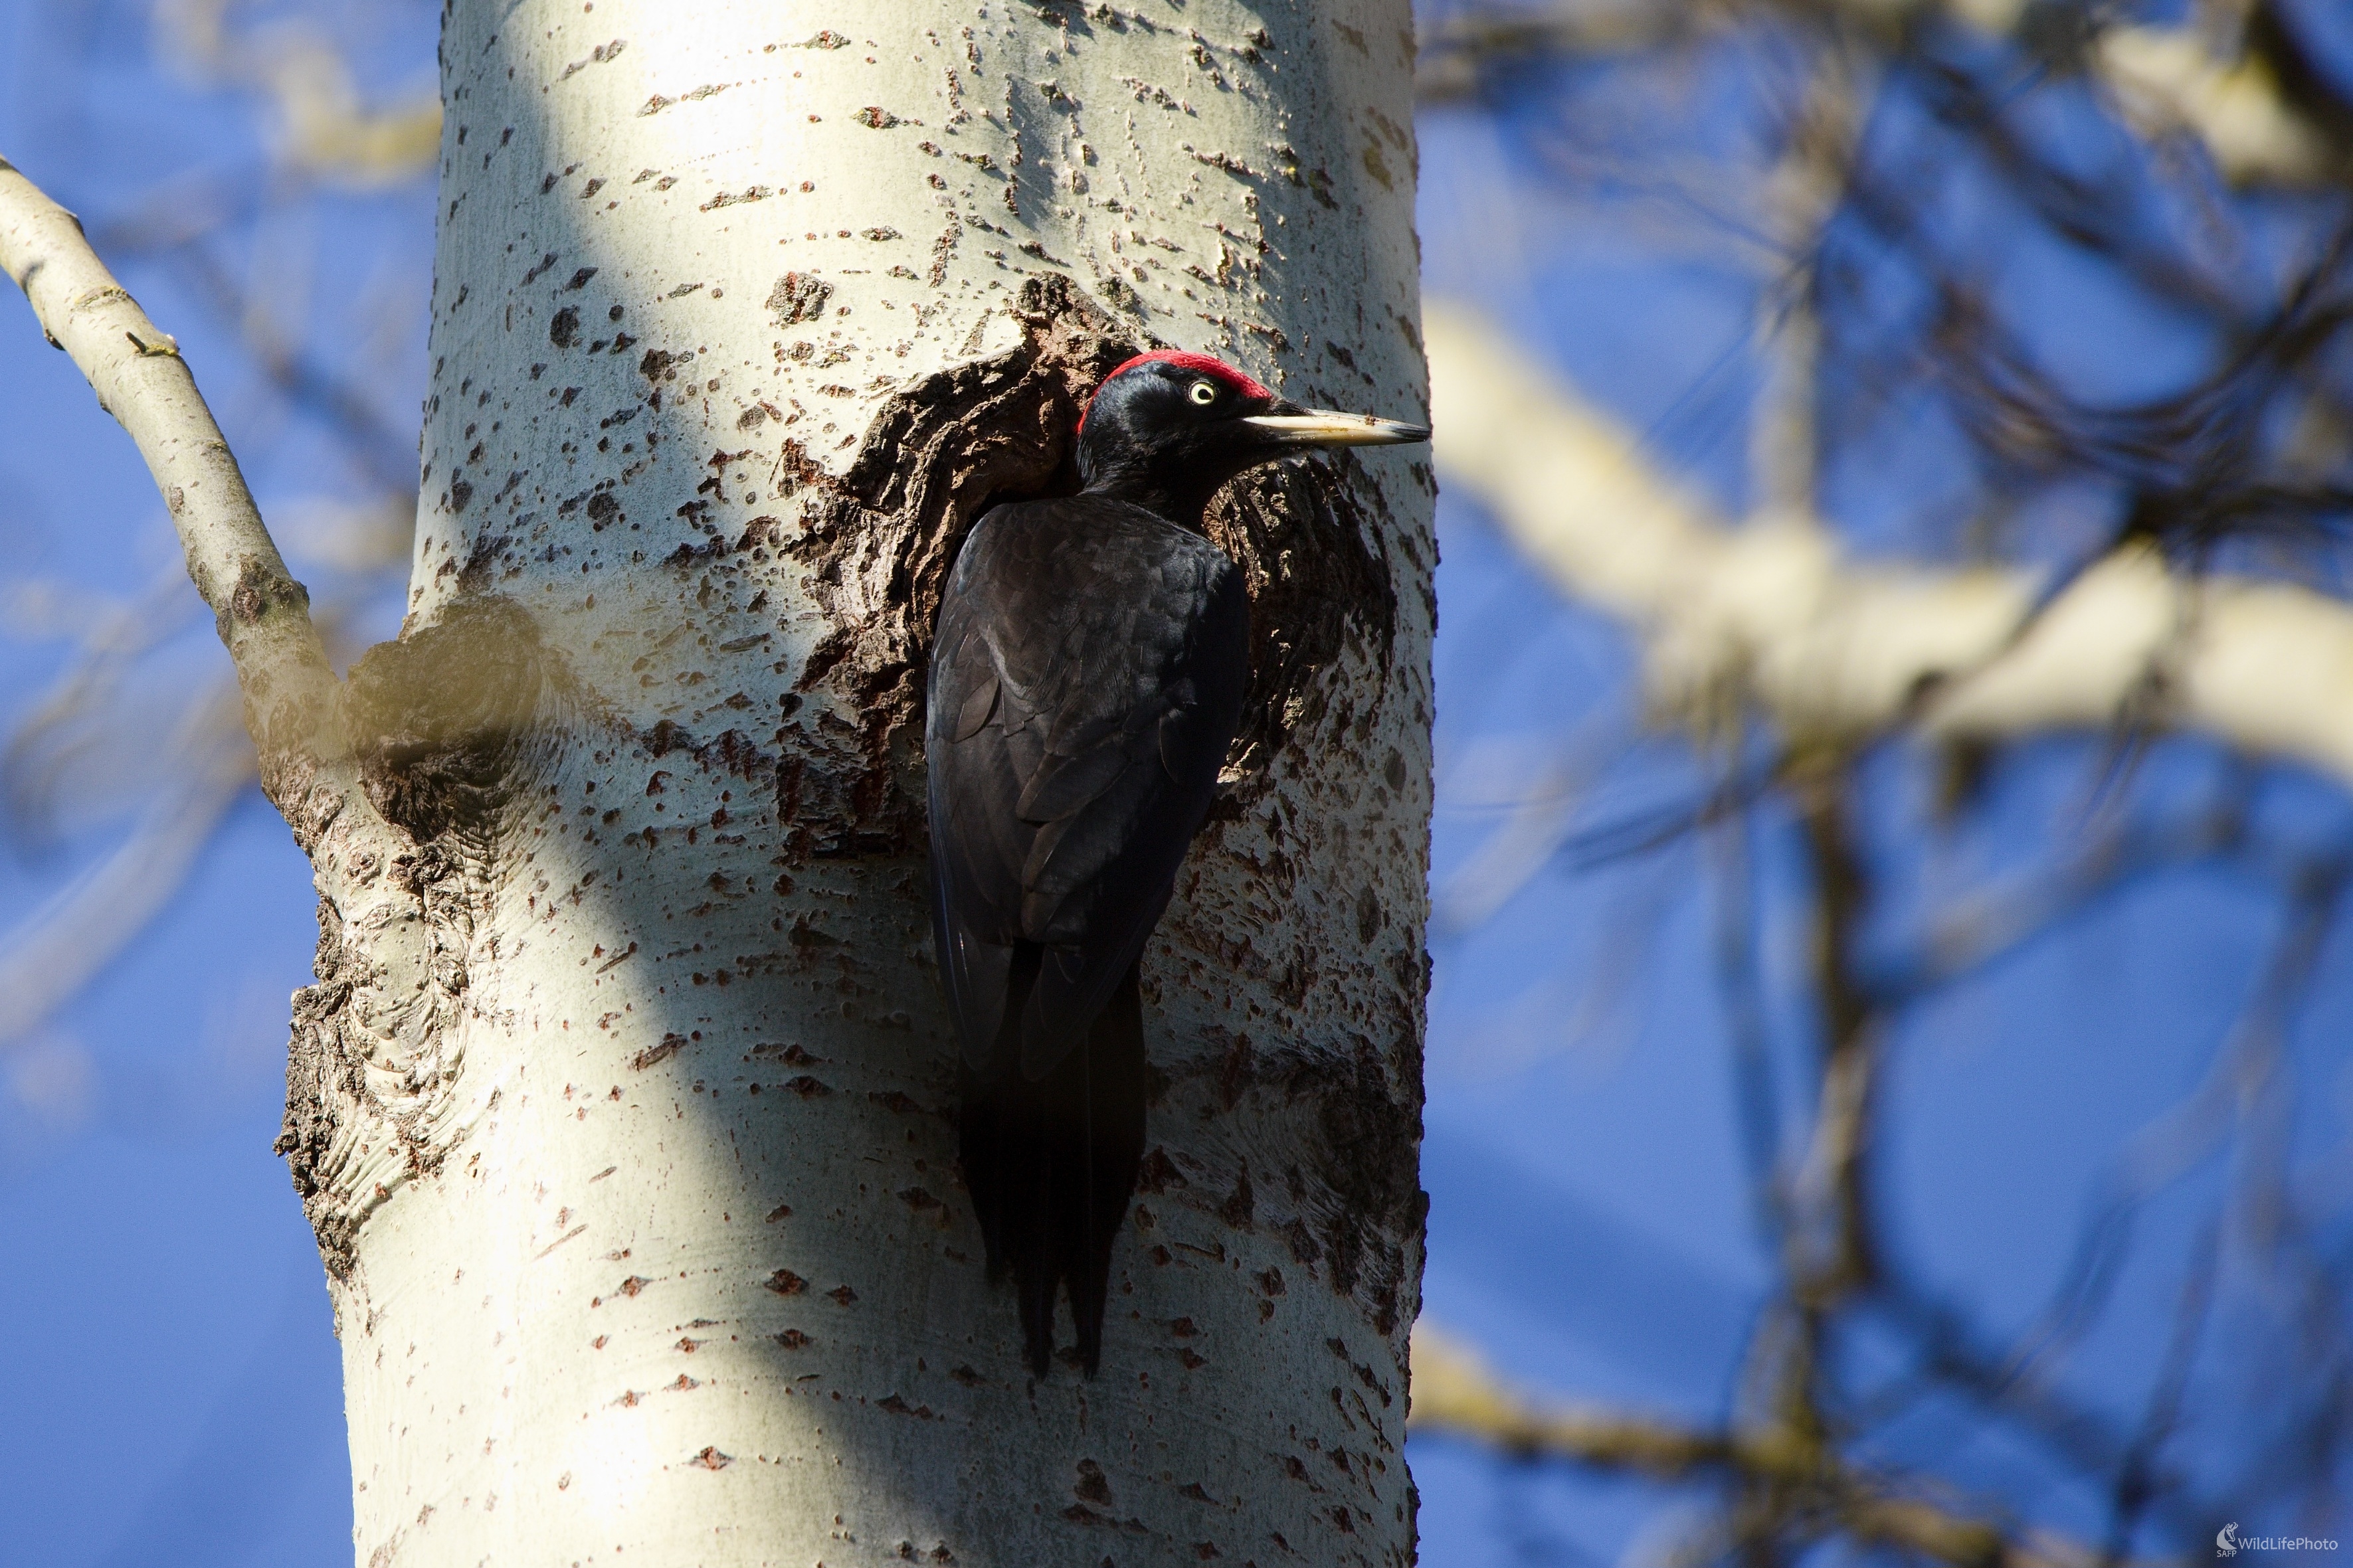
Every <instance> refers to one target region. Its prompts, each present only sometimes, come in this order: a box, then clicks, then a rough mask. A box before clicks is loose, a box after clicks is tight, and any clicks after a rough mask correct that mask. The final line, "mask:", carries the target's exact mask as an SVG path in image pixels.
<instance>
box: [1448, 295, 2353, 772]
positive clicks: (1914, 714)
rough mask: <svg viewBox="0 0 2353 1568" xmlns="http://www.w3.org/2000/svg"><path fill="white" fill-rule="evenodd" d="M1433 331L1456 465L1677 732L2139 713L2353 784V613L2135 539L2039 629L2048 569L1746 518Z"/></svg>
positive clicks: (1471, 346) (1476, 350) (1967, 730)
mask: <svg viewBox="0 0 2353 1568" xmlns="http://www.w3.org/2000/svg"><path fill="white" fill-rule="evenodd" d="M1427 334H1428V342H1429V345H1430V376H1431V382H1432V394H1431V395H1432V404H1433V408H1434V411H1435V412H1434V417H1435V422H1436V425H1437V428H1438V436H1437V449H1438V459H1439V463H1440V468H1441V469H1442V470H1443V472H1444V473H1445V475H1446V476H1447V478H1448V479H1449V480H1450V481H1451V483H1453V484H1456V485H1459V486H1461V487H1462V488H1464V489H1467V490H1469V491H1470V492H1471V493H1472V494H1473V495H1475V496H1476V497H1477V498H1478V499H1479V500H1480V501H1481V503H1482V504H1483V505H1484V506H1486V507H1487V508H1488V509H1489V510H1492V511H1493V513H1494V515H1495V517H1496V519H1497V521H1499V522H1500V523H1501V525H1502V526H1503V528H1504V531H1505V532H1506V533H1507V534H1508V535H1509V536H1510V537H1511V539H1512V541H1513V542H1514V543H1515V544H1516V545H1518V546H1519V548H1520V549H1521V550H1522V551H1524V552H1525V553H1526V554H1527V556H1528V558H1529V559H1530V560H1531V561H1533V562H1534V563H1535V564H1536V565H1537V566H1539V567H1540V568H1541V569H1542V570H1543V571H1544V573H1545V574H1546V576H1547V577H1548V578H1549V579H1550V580H1551V582H1552V583H1553V584H1554V585H1555V586H1556V587H1557V588H1558V589H1560V591H1561V592H1563V593H1564V594H1567V595H1569V596H1570V597H1572V598H1575V599H1577V600H1579V601H1582V602H1584V603H1586V604H1589V605H1594V606H1596V607H1597V608H1599V609H1601V610H1604V611H1606V612H1608V613H1609V614H1610V615H1612V616H1616V617H1618V618H1619V619H1620V620H1622V621H1625V622H1626V623H1627V624H1628V625H1629V626H1630V627H1631V629H1632V630H1633V631H1634V633H1635V635H1636V637H1638V638H1639V640H1640V641H1641V646H1642V651H1643V666H1644V679H1645V685H1646V689H1647V694H1648V697H1649V700H1650V702H1651V707H1652V710H1653V711H1654V712H1655V713H1657V714H1658V715H1659V716H1660V717H1661V718H1662V719H1665V720H1670V721H1691V722H1697V723H1706V722H1708V721H1710V720H1711V719H1712V718H1713V717H1714V716H1715V715H1716V714H1718V713H1720V712H1721V711H1722V710H1723V708H1724V704H1725V702H1726V701H1727V700H1744V699H1745V700H1753V701H1755V702H1757V704H1759V705H1760V706H1762V707H1763V708H1764V709H1766V710H1767V711H1768V712H1769V713H1770V714H1771V715H1772V717H1773V718H1774V719H1775V720H1776V721H1778V723H1779V724H1780V725H1781V727H1782V728H1783V730H1784V731H1785V732H1787V733H1788V735H1790V736H1791V737H1792V738H1793V739H1797V740H1803V739H1807V738H1822V739H1857V738H1861V737H1863V736H1867V735H1870V734H1872V733H1873V732H1876V731H1883V730H1884V729H1886V728H1887V727H1889V726H1891V725H1894V724H1896V723H1898V722H1903V721H1908V720H1915V719H1916V721H1918V723H1919V725H1920V727H1921V728H1922V729H1923V730H1924V731H1926V732H1927V733H1929V734H1931V735H1935V736H1939V737H1947V738H1956V739H1957V738H1964V737H1967V738H1981V739H1987V740H1999V739H2008V738H2014V737H2018V736H2022V735H2026V734H2030V733H2035V732H2040V731H2056V730H2064V729H2080V728H2092V729H2098V728H2104V727H2108V726H2112V725H2115V724H2116V723H2117V722H2119V721H2120V720H2122V719H2124V718H2126V716H2127V715H2129V716H2130V717H2131V718H2133V719H2136V720H2139V721H2147V722H2155V723H2160V724H2166V725H2170V726H2172V727H2174V728H2177V729H2181V730H2188V731H2197V732H2200V733H2203V734H2207V735H2211V736H2212V737H2213V738H2215V739H2217V740H2220V741H2222V742H2227V743H2228V744H2231V745H2232V746H2236V747H2240V748H2242V749H2244V750H2246V751H2250V752H2263V753H2269V754H2273V755H2276V756H2282V757H2288V758H2294V759H2295V760H2298V761H2301V762H2305V763H2310V764H2312V765H2314V766H2316V767H2318V768H2321V769H2323V770H2325V771H2327V772H2328V773H2333V774H2334V775H2335V776H2336V777H2337V779H2339V780H2340V781H2343V782H2346V783H2348V784H2353V609H2349V608H2348V606H2347V605H2344V604H2343V603H2341V602H2339V601H2337V600H2336V599H2332V598H2329V597H2327V596H2326V595H2320V594H2316V593H2313V592H2311V591H2309V590H2306V589H2303V588H2298V587H2293V586H2288V585H2285V584H2274V583H2262V582H2255V581H2251V580H2248V579H2243V578H2234V577H2227V576H2223V577H2209V578H2205V579H2201V580H2197V581H2191V580H2189V579H2186V578H2182V577H2179V576H2176V575H2173V574H2169V573H2168V571H2167V570H2166V568H2165V567H2164V565H2163V564H2162V563H2161V562H2160V561H2159V560H2158V558H2157V557H2156V556H2155V555H2153V554H2152V553H2149V552H2146V551H2142V550H2138V549H2133V550H2124V551H2119V552H2116V553H2115V554H2113V555H2111V556H2109V557H2108V558H2106V559H2105V560H2104V561H2102V562H2100V563H2097V564H2095V565H2094V566H2093V567H2092V568H2091V569H2090V570H2088V571H2086V572H2085V573H2084V574H2082V576H2081V577H2080V578H2078V579H2077V581H2075V582H2074V583H2073V584H2072V585H2070V586H2069V587H2068V588H2067V589H2066V591H2065V592H2063V594H2061V595H2059V596H2058V597H2057V598H2056V599H2055V600H2054V601H2053V602H2052V604H2050V605H2048V606H2047V607H2046V608H2045V609H2044V610H2043V611H2042V614H2041V616H2038V617H2035V618H2034V620H2033V623H2032V624H2031V626H2030V625H2028V624H2027V621H2028V616H2029V615H2030V613H2031V606H2032V605H2033V603H2034V599H2035V595H2036V585H2037V580H2036V578H2035V577H2034V576H2033V575H2032V574H2029V573H2027V572H2024V571H2020V570H2010V569H1972V568H1957V567H1956V568H1929V567H1893V566H1881V565H1864V564H1861V563H1855V562H1852V561H1849V560H1846V559H1843V558H1842V557H1841V555H1840V553H1839V552H1838V548H1837V544H1836V542H1835V540H1834V539H1833V538H1832V537H1831V535H1830V534H1829V533H1828V532H1827V531H1823V530H1820V529H1819V528H1813V527H1806V526H1790V525H1786V524H1773V523H1765V524H1760V525H1757V526H1754V527H1749V528H1745V529H1741V528H1735V527H1733V526H1731V525H1730V524H1729V523H1728V522H1727V521H1725V519H1723V518H1721V517H1719V516H1717V515H1715V513H1714V512H1713V510H1711V509H1710V508H1709V507H1708V506H1707V505H1706V503H1704V501H1702V500H1699V499H1698V498H1697V497H1695V496H1694V495H1692V494H1690V493H1688V492H1687V491H1685V490H1684V489H1681V488H1680V487H1678V486H1677V485H1676V484H1675V482H1674V481H1673V480H1672V479H1668V478H1666V477H1664V476H1662V475H1661V474H1659V473H1658V472H1657V471H1656V470H1654V469H1653V468H1651V467H1650V466H1649V464H1648V463H1646V462H1645V460H1644V459H1643V458H1642V456H1641V452H1640V450H1639V446H1638V443H1637V441H1636V439H1635V437H1633V436H1632V434H1631V433H1630V432H1629V431H1626V430H1624V429H1622V428H1620V426H1617V425H1616V424H1615V423H1613V422H1612V421H1611V420H1610V419H1609V417H1608V416H1605V415H1603V414H1600V413H1599V412H1597V411H1596V410H1594V409H1593V408H1591V407H1589V406H1588V405H1585V404H1584V403H1582V402H1580V401H1579V400H1578V399H1577V396H1576V395H1575V394H1574V393H1572V392H1570V391H1568V390H1567V389H1566V388H1565V387H1562V386H1560V385H1559V384H1556V383H1555V382H1553V381H1551V380H1549V379H1548V378H1547V377H1546V374H1544V373H1543V372H1541V371H1540V370H1538V369H1537V368H1536V367H1535V366H1534V365H1532V364H1531V363H1528V361H1527V360H1526V359H1525V358H1524V357H1523V356H1522V355H1521V354H1520V353H1519V352H1518V351H1517V350H1516V349H1514V348H1513V347H1512V346H1510V345H1509V344H1508V343H1507V342H1504V339H1503V338H1502V337H1501V336H1500V335H1499V334H1497V333H1496V332H1495V331H1493V330H1492V329H1490V328H1489V327H1487V326H1485V325H1484V324H1482V322H1480V321H1478V320H1477V319H1476V318H1475V317H1473V316H1472V315H1471V314H1470V313H1469V312H1467V311H1465V310H1462V309H1461V308H1460V307H1454V306H1447V305H1443V304H1440V303H1435V302H1433V303H1430V305H1429V306H1428V307H1427Z"/></svg>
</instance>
